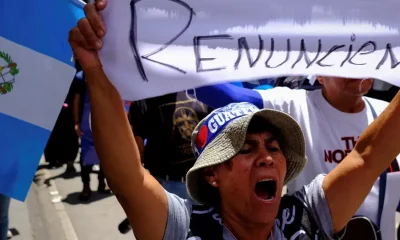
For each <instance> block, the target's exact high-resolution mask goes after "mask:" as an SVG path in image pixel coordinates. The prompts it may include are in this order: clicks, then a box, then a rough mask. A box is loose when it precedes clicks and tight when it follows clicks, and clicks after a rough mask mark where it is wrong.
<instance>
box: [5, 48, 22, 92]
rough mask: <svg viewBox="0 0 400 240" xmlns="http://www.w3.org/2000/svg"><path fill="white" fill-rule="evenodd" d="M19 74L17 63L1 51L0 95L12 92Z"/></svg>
mask: <svg viewBox="0 0 400 240" xmlns="http://www.w3.org/2000/svg"><path fill="white" fill-rule="evenodd" d="M18 73H19V69H18V68H17V63H15V62H14V61H13V60H12V59H11V56H10V55H9V54H7V53H5V52H2V51H0V95H4V94H7V93H9V92H11V90H12V89H13V87H14V81H15V76H16V75H18Z"/></svg>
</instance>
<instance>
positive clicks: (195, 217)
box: [187, 205, 223, 240]
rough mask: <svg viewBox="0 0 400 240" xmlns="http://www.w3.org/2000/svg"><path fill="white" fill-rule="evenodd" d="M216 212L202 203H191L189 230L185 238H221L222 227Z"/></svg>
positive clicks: (202, 239) (218, 239) (217, 239)
mask: <svg viewBox="0 0 400 240" xmlns="http://www.w3.org/2000/svg"><path fill="white" fill-rule="evenodd" d="M221 221H222V219H221V217H220V215H219V214H218V212H217V211H216V210H215V209H214V208H212V207H210V206H203V205H193V207H192V215H191V219H190V232H189V233H188V236H187V239H189V238H192V237H193V238H195V237H200V239H201V240H222V237H223V227H222V224H221Z"/></svg>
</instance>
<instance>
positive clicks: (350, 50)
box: [340, 33, 356, 67]
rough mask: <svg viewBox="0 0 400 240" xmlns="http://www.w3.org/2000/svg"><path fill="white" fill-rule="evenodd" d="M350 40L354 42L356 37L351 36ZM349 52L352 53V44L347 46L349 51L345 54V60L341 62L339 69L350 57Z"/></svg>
mask: <svg viewBox="0 0 400 240" xmlns="http://www.w3.org/2000/svg"><path fill="white" fill-rule="evenodd" d="M350 40H351V41H352V42H354V41H355V40H356V35H354V33H353V34H352V35H351V37H350ZM351 52H353V44H350V46H349V51H348V52H347V55H346V58H345V59H344V60H343V62H342V63H341V64H340V67H343V65H344V64H345V63H346V62H347V61H348V60H349V58H350V56H351Z"/></svg>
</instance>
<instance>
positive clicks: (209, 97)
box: [195, 77, 400, 239]
mask: <svg viewBox="0 0 400 240" xmlns="http://www.w3.org/2000/svg"><path fill="white" fill-rule="evenodd" d="M317 81H318V83H319V84H321V87H322V89H317V90H314V91H305V90H293V89H290V88H287V87H275V88H273V89H270V90H250V89H244V88H239V87H236V86H233V85H231V84H220V85H214V86H208V87H202V88H198V89H196V91H195V93H196V94H195V95H196V96H197V98H198V99H199V100H200V101H203V102H204V103H206V104H208V105H209V106H212V107H214V108H217V107H221V106H223V105H226V104H229V103H232V102H243V101H246V102H252V103H254V104H255V105H257V106H258V107H259V108H272V109H276V110H280V111H283V112H286V113H288V114H290V115H291V116H292V117H293V118H294V119H296V121H297V122H298V123H299V124H300V126H301V127H302V130H303V132H304V133H305V136H306V142H307V148H306V154H307V157H308V159H309V162H308V164H307V165H306V167H305V169H304V171H303V172H302V173H301V174H300V175H299V176H298V177H297V178H296V179H294V180H293V181H292V182H291V183H290V184H288V191H289V193H293V192H295V191H297V190H299V189H300V188H301V187H302V186H304V185H305V184H307V183H309V182H310V181H312V179H314V178H315V176H317V175H318V174H320V173H329V172H330V171H332V170H333V169H334V168H335V167H336V166H337V165H338V164H339V163H340V162H342V160H343V159H344V158H345V156H346V155H347V154H348V153H349V152H351V150H352V149H353V147H354V146H355V144H356V142H357V140H358V137H359V136H360V134H361V133H362V132H363V131H364V130H365V129H366V127H367V126H368V125H369V124H371V123H372V121H373V120H374V119H375V118H377V116H379V115H380V113H381V112H382V111H383V110H384V109H385V108H386V107H387V105H388V103H387V102H384V101H381V100H377V99H372V98H368V97H363V96H364V95H365V94H366V93H367V92H368V91H369V90H370V89H371V87H372V84H373V82H374V81H373V80H372V79H364V80H361V79H347V78H335V77H318V78H317ZM398 159H399V158H398ZM387 172H388V173H387V178H382V182H380V180H377V181H376V182H375V185H374V187H373V188H372V190H371V193H370V195H369V196H368V197H367V198H366V201H365V202H364V204H363V205H362V206H361V207H360V209H359V210H358V211H357V215H362V216H366V217H367V218H369V219H370V220H372V221H373V222H374V223H375V224H376V225H378V226H380V227H381V229H382V234H383V239H394V237H395V231H394V229H395V211H396V208H397V204H398V203H399V200H400V191H398V190H395V189H392V188H393V186H397V185H398V184H397V183H396V179H397V177H398V175H399V174H400V172H399V162H398V160H395V161H393V162H392V164H391V166H390V167H389V168H388V171H387ZM384 179H386V181H385V180H384ZM386 183H387V184H386ZM380 184H381V185H382V186H386V187H382V188H381V187H380ZM387 186H390V187H387ZM379 195H381V196H383V197H381V198H380V197H379ZM383 201H385V204H384V205H383V204H382V202H383ZM380 203H381V204H380ZM382 216H383V217H382ZM381 217H382V218H381Z"/></svg>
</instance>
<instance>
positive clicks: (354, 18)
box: [100, 0, 400, 100]
mask: <svg viewBox="0 0 400 240" xmlns="http://www.w3.org/2000/svg"><path fill="white" fill-rule="evenodd" d="M399 11H400V1H398V0H335V1H327V0H322V1H321V0H319V1H316V0H268V1H267V0H246V1H238V0H188V1H181V0H132V1H131V0H118V1H109V2H108V6H107V8H106V9H105V10H104V11H103V13H102V14H103V18H104V20H105V23H106V25H107V35H106V37H105V39H104V41H105V42H104V43H105V45H104V48H103V50H102V51H101V52H100V57H101V60H102V62H103V65H104V69H105V71H106V73H107V75H108V77H109V78H110V79H111V81H112V82H113V83H114V84H115V86H116V87H117V88H118V90H119V91H120V93H121V95H122V97H123V98H124V99H125V100H138V99H143V98H148V97H153V96H158V95H162V94H166V93H171V92H177V91H181V90H185V89H189V88H194V87H198V86H204V85H210V84H216V83H222V82H227V81H230V82H231V81H250V80H256V79H261V78H266V77H277V76H287V75H326V76H328V75H329V76H342V77H352V78H365V77H372V78H378V79H381V80H384V81H386V82H389V83H391V84H394V85H397V86H400V80H399V79H400V66H399V61H400V36H399V29H400V28H399V27H400V14H399Z"/></svg>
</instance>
